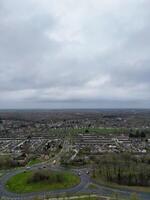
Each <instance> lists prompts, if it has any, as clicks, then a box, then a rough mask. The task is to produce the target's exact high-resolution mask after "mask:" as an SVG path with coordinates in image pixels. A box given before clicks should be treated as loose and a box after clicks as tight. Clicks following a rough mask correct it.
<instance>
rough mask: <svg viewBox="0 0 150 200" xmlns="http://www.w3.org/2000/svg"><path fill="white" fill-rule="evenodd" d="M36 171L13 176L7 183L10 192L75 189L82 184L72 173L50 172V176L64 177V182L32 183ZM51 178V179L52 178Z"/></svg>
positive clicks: (41, 181)
mask: <svg viewBox="0 0 150 200" xmlns="http://www.w3.org/2000/svg"><path fill="white" fill-rule="evenodd" d="M34 173H35V171H27V172H23V173H20V174H17V175H15V176H13V177H12V178H11V179H10V180H8V181H7V183H6V187H7V189H8V190H9V191H12V192H17V193H27V192H40V191H48V190H56V189H65V188H70V187H73V186H75V185H77V184H79V182H80V178H79V177H78V176H76V175H74V174H72V173H70V172H56V171H49V174H51V175H50V176H52V177H55V176H63V181H61V182H54V183H50V182H49V181H48V180H40V181H37V182H31V181H29V180H31V179H32V177H33V175H34ZM52 177H50V178H52Z"/></svg>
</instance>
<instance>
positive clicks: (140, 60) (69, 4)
mask: <svg viewBox="0 0 150 200" xmlns="http://www.w3.org/2000/svg"><path fill="white" fill-rule="evenodd" d="M149 17H150V12H149V2H148V1H147V0H141V1H135V0H132V1H130V0H127V1H124V2H123V1H121V0H115V1H111V0H105V1H98V0H97V1H94V2H93V1H92V0H89V1H84V0H81V1H74V0H71V1H68V0H62V1H61V2H60V3H56V1H54V0H52V1H48V0H45V1H35V0H27V1H19V0H14V1H11V0H5V1H4V0H3V1H1V2H0V36H1V37H0V95H1V99H0V107H3V106H5V105H6V107H11V105H12V106H13V107H15V106H16V107H17V105H18V106H20V107H36V106H38V105H39V106H40V107H51V106H55V107H57V106H58V107H60V106H63V107H67V105H68V107H71V106H72V107H86V106H87V107H88V106H90V107H105V106H106V107H116V106H117V105H118V106H119V107H128V106H129V107H132V106H134V105H136V107H148V103H147V102H148V101H149V100H150V95H149V90H150V79H149V74H150V66H149V65H150V60H149V51H150V44H149V43H150V39H149V33H150V25H149ZM105 102H106V103H105ZM84 103H85V104H84Z"/></svg>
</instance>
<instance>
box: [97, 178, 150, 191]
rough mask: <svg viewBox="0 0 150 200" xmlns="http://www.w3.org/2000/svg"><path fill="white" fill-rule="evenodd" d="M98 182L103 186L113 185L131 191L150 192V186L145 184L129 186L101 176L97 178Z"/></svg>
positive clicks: (115, 187)
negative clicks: (104, 179)
mask: <svg viewBox="0 0 150 200" xmlns="http://www.w3.org/2000/svg"><path fill="white" fill-rule="evenodd" d="M96 181H97V183H99V184H100V185H103V186H107V187H111V188H114V189H127V190H131V191H133V192H134V191H138V192H150V187H144V186H127V185H119V184H116V183H112V182H106V181H103V180H101V179H100V177H97V178H96Z"/></svg>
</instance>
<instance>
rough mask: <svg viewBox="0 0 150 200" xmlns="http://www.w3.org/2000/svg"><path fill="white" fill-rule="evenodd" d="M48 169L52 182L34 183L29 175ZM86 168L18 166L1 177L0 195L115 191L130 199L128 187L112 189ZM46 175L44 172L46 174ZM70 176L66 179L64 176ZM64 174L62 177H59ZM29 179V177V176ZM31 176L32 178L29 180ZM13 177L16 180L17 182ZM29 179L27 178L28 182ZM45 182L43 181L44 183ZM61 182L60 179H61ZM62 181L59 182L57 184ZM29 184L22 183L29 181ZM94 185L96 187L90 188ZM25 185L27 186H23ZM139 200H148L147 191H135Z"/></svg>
mask: <svg viewBox="0 0 150 200" xmlns="http://www.w3.org/2000/svg"><path fill="white" fill-rule="evenodd" d="M43 170H48V171H49V172H50V175H51V176H52V177H51V178H54V177H57V178H58V180H57V179H55V181H54V183H51V182H49V181H51V178H50V180H42V182H40V183H39V182H37V183H34V184H33V182H32V181H33V180H34V179H32V177H33V175H34V173H35V172H37V171H40V172H41V171H43ZM86 171H87V169H70V170H68V169H65V168H63V167H56V166H50V165H48V164H45V163H40V164H36V165H34V166H32V167H30V169H29V168H28V169H27V168H21V169H17V170H12V171H10V172H8V173H6V174H5V175H3V176H2V177H1V178H0V197H2V198H3V197H4V199H5V198H6V199H7V200H26V199H35V197H39V198H42V199H45V198H46V197H61V196H71V195H75V194H79V193H80V194H97V195H102V196H107V197H108V196H111V195H112V194H114V193H117V194H119V195H120V196H122V197H125V198H129V197H130V195H131V194H132V193H133V192H134V191H131V190H127V189H114V188H111V187H107V186H102V185H99V184H97V183H95V182H94V180H92V179H91V177H90V176H89V175H88V174H86ZM46 174H47V173H46ZM68 175H69V177H70V178H69V179H68V178H67V179H66V176H68ZM60 176H64V178H63V179H61V180H60V179H59V177H60ZM28 178H29V179H28ZM30 178H31V179H30ZM16 179H18V180H17V181H16ZM28 180H30V181H31V182H30V181H29V182H28ZM43 181H44V182H43ZM61 181H62V182H61ZM60 182H61V184H60ZM28 183H29V185H28V186H27V185H25V184H28ZM90 184H94V185H95V186H96V187H89V186H90ZM25 188H26V189H25ZM135 192H136V193H137V195H138V196H139V198H140V200H149V197H150V193H146V192H138V191H135Z"/></svg>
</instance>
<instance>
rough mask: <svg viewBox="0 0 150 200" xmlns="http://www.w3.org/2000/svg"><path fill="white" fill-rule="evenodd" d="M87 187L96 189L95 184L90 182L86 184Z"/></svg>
mask: <svg viewBox="0 0 150 200" xmlns="http://www.w3.org/2000/svg"><path fill="white" fill-rule="evenodd" d="M88 188H89V189H98V188H97V186H96V185H95V184H92V183H91V184H90V185H89V186H88Z"/></svg>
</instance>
